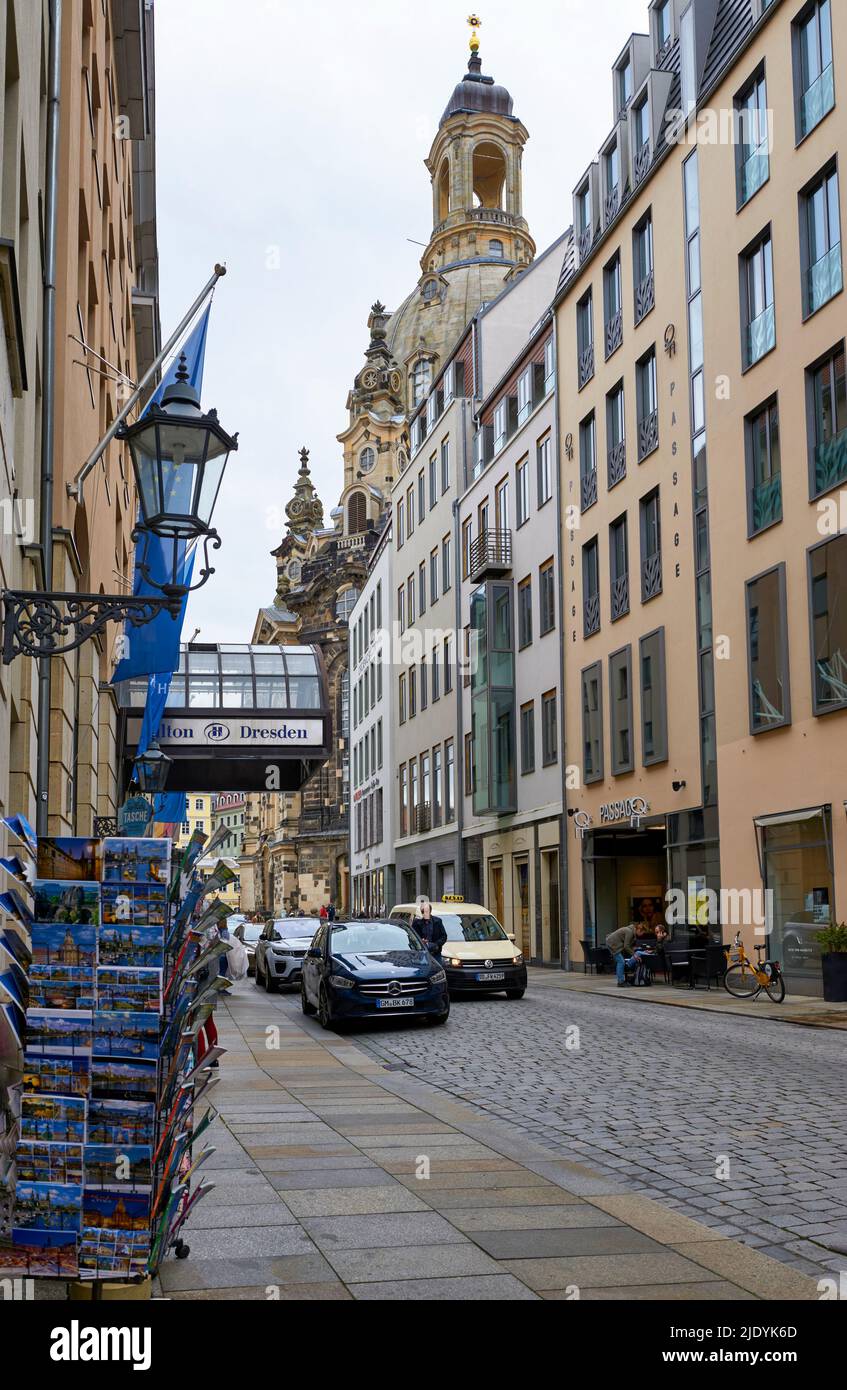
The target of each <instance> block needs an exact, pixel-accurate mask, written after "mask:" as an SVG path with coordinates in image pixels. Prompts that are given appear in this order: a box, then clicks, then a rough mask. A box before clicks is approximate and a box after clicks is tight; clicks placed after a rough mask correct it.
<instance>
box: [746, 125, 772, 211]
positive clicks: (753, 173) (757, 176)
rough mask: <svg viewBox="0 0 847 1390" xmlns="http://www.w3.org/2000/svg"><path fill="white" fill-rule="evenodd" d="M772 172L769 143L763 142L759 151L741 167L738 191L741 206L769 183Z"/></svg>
mask: <svg viewBox="0 0 847 1390" xmlns="http://www.w3.org/2000/svg"><path fill="white" fill-rule="evenodd" d="M770 171H771V162H770V155H769V153H768V142H767V140H763V141H762V143H761V145H759V147H758V149H756V150H754V151H753V153H752V154H751V155H749V156H748V158H747V159H745V161H744V163H743V164H742V165H741V169H740V173H739V189H738V193H739V203H740V204H742V205H743V204H744V203H747V202H749V201H750V199H751V198H752V197H753V194H754V193H758V191H759V189H760V188H761V187H762V184H763V183H767V181H768V178H769V177H770Z"/></svg>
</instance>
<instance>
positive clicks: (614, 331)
mask: <svg viewBox="0 0 847 1390" xmlns="http://www.w3.org/2000/svg"><path fill="white" fill-rule="evenodd" d="M622 342H623V309H618V311H617V313H616V314H613V315H612V317H611V318H610V319H608V320H607V322H606V361H607V362H608V360H609V358H610V357H611V355H612V353H613V352H617V350H618V348H619V347H620V345H621V343H622Z"/></svg>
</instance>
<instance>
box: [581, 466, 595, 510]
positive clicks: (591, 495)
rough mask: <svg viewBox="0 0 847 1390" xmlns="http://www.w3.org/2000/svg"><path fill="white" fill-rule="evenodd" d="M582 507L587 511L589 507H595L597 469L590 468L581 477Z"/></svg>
mask: <svg viewBox="0 0 847 1390" xmlns="http://www.w3.org/2000/svg"><path fill="white" fill-rule="evenodd" d="M579 493H580V508H581V510H582V511H584V512H587V511H588V508H589V507H593V506H594V503H595V502H596V501H597V469H596V468H593V467H592V468H589V469H588V471H587V472H586V473H583V474H582V477H581V478H580V487H579Z"/></svg>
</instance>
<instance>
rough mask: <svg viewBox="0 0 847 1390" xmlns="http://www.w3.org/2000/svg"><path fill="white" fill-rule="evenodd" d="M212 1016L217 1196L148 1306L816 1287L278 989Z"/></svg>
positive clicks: (245, 991) (211, 1134)
mask: <svg viewBox="0 0 847 1390" xmlns="http://www.w3.org/2000/svg"><path fill="white" fill-rule="evenodd" d="M633 993H634V991H633ZM220 1015H221V1017H220V1020H219V1029H220V1034H221V1042H222V1044H223V1045H224V1046H225V1047H226V1048H227V1049H228V1052H227V1055H226V1057H224V1058H223V1060H222V1064H221V1080H220V1084H219V1085H218V1086H217V1087H216V1089H215V1091H214V1092H213V1098H214V1102H215V1104H216V1106H217V1107H218V1108H219V1110H220V1117H219V1119H218V1120H217V1121H216V1122H215V1124H214V1125H213V1126H212V1128H211V1130H210V1131H208V1139H209V1142H211V1143H213V1144H214V1145H215V1146H216V1150H217V1151H216V1153H215V1154H214V1155H213V1156H212V1158H211V1159H210V1160H209V1162H208V1163H207V1164H206V1165H204V1167H203V1170H202V1172H203V1174H204V1176H206V1177H207V1178H209V1179H211V1180H213V1181H214V1182H215V1183H216V1184H217V1186H216V1189H215V1191H214V1192H212V1193H210V1194H209V1196H208V1197H207V1198H205V1199H204V1201H203V1202H201V1203H200V1205H199V1206H198V1208H197V1209H196V1212H195V1215H194V1217H193V1218H192V1220H191V1222H190V1224H189V1226H188V1227H186V1237H185V1238H186V1240H187V1241H188V1243H189V1244H190V1247H191V1254H190V1257H189V1258H188V1259H186V1260H176V1259H174V1258H173V1256H169V1257H168V1259H167V1261H166V1262H165V1264H164V1265H163V1267H162V1271H161V1276H160V1282H161V1293H162V1294H163V1295H164V1296H165V1297H171V1298H188V1299H193V1298H203V1299H232V1298H244V1299H268V1298H280V1299H349V1298H356V1299H421V1298H423V1299H441V1300H473V1301H475V1300H483V1299H503V1300H511V1299H516V1300H521V1299H536V1298H543V1299H572V1298H574V1297H576V1296H579V1297H580V1298H584V1299H621V1300H634V1299H653V1298H655V1299H667V1298H672V1299H678V1300H687V1299H738V1300H747V1299H752V1300H755V1299H766V1300H770V1299H775V1300H785V1299H796V1298H799V1299H808V1300H813V1299H815V1298H817V1296H818V1294H817V1289H816V1285H815V1282H814V1281H813V1280H811V1279H809V1278H807V1277H806V1276H805V1275H803V1274H800V1273H798V1272H797V1271H796V1270H792V1269H790V1268H789V1267H787V1266H786V1265H784V1264H781V1263H780V1262H778V1261H776V1260H772V1259H770V1258H769V1257H767V1256H765V1255H763V1254H761V1253H760V1252H758V1251H756V1250H751V1249H749V1248H747V1247H745V1246H742V1245H739V1244H737V1243H736V1242H735V1241H733V1240H729V1239H726V1238H725V1237H723V1236H721V1235H720V1234H718V1233H717V1232H715V1231H713V1230H710V1229H709V1228H707V1227H705V1226H701V1225H700V1224H698V1223H697V1222H695V1221H692V1220H690V1219H689V1218H687V1217H685V1216H681V1215H679V1214H678V1213H676V1212H673V1211H669V1210H667V1209H665V1208H664V1207H661V1206H659V1205H658V1204H656V1203H654V1202H652V1201H650V1200H648V1199H645V1198H642V1197H640V1196H638V1195H633V1194H632V1193H631V1192H627V1191H626V1190H625V1189H624V1188H623V1187H622V1186H620V1185H619V1184H618V1183H616V1182H615V1181H614V1179H610V1178H608V1177H603V1176H600V1175H598V1174H596V1173H595V1172H593V1171H592V1170H591V1169H590V1168H589V1167H586V1166H584V1165H582V1164H579V1163H575V1162H571V1161H570V1160H568V1159H565V1158H562V1157H561V1156H557V1155H556V1154H554V1153H553V1152H552V1150H551V1149H549V1148H547V1147H545V1146H544V1145H542V1144H540V1143H537V1142H534V1141H532V1140H530V1139H527V1138H526V1137H523V1136H521V1135H519V1134H518V1133H517V1130H516V1128H515V1127H513V1126H511V1125H509V1124H506V1123H503V1122H501V1121H494V1120H492V1119H490V1118H488V1117H487V1116H486V1115H485V1114H484V1112H483V1111H481V1110H480V1109H478V1108H477V1107H474V1106H472V1105H468V1104H466V1103H464V1102H459V1101H456V1100H454V1099H452V1098H450V1097H448V1096H444V1095H443V1094H439V1093H437V1092H435V1091H433V1090H432V1089H431V1088H430V1087H428V1086H427V1085H425V1084H422V1083H420V1082H418V1081H415V1080H414V1079H413V1078H411V1077H410V1076H409V1075H408V1074H406V1073H405V1072H404V1070H402V1069H400V1070H395V1069H392V1068H391V1067H390V1066H389V1067H387V1066H386V1065H385V1064H384V1063H383V1062H381V1061H380V1060H378V1059H376V1058H374V1056H373V1055H372V1054H371V1053H369V1052H368V1051H367V1050H366V1049H365V1048H363V1047H361V1046H359V1045H357V1043H356V1037H355V1034H353V1035H351V1036H349V1037H338V1036H336V1035H335V1034H332V1033H324V1032H322V1030H321V1029H320V1028H319V1026H318V1025H317V1024H316V1023H315V1022H314V1021H313V1020H311V1019H305V1018H303V1016H302V1015H301V1014H300V1012H299V1003H297V1002H296V1001H294V1000H292V999H291V997H290V996H289V997H281V998H275V997H272V996H271V997H269V996H267V995H265V994H263V993H260V992H259V991H258V990H257V989H256V988H255V986H254V985H253V983H252V981H244V982H243V983H241V984H240V985H237V986H236V987H235V989H234V991H233V994H232V996H231V997H230V999H229V1001H228V1005H227V1006H226V1007H224V1008H222V1009H221V1010H220ZM389 1026H392V1025H389ZM423 1035H424V1036H425V1035H426V1032H424V1034H423ZM422 1156H423V1157H424V1158H425V1159H426V1166H427V1167H428V1172H429V1176H428V1177H420V1176H418V1175H417V1174H419V1173H420V1172H421V1170H422V1167H423V1166H424V1165H422V1163H421V1159H422Z"/></svg>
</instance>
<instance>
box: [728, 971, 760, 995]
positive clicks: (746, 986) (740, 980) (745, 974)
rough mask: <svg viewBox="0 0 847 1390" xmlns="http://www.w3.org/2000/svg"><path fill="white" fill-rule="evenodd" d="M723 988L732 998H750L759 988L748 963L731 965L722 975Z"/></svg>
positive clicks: (754, 974)
mask: <svg viewBox="0 0 847 1390" xmlns="http://www.w3.org/2000/svg"><path fill="white" fill-rule="evenodd" d="M723 983H724V988H725V989H726V991H727V993H728V994H731V995H732V996H733V998H734V999H752V998H753V995H754V994H758V993H759V990H760V988H761V986H760V984H759V981H758V980H757V979H756V972H755V970H753V968H752V966H750V965H731V966H730V967H729V970H727V972H726V974H725V975H724V977H723Z"/></svg>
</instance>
